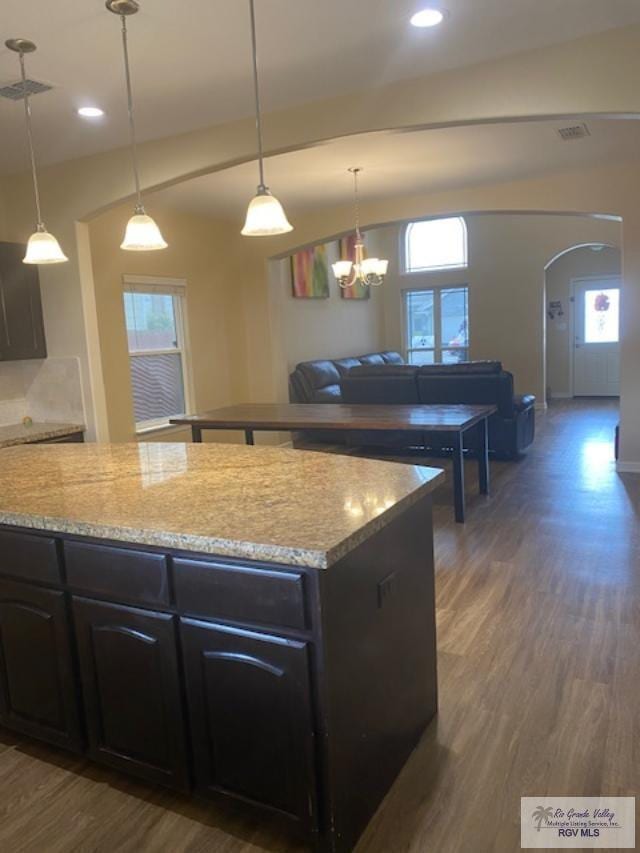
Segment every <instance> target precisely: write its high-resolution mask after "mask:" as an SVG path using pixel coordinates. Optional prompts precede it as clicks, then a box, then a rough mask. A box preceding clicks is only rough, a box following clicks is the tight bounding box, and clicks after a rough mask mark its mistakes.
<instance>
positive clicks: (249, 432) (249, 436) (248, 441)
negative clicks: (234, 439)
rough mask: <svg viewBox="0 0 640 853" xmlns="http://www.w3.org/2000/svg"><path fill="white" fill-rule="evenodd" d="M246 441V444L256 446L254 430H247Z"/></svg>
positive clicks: (245, 432)
mask: <svg viewBox="0 0 640 853" xmlns="http://www.w3.org/2000/svg"><path fill="white" fill-rule="evenodd" d="M244 441H245V444H255V441H254V440H253V430H252V429H245V431H244Z"/></svg>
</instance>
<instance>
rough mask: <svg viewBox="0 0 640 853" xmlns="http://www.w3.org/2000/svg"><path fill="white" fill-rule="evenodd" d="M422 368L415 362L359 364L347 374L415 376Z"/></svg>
mask: <svg viewBox="0 0 640 853" xmlns="http://www.w3.org/2000/svg"><path fill="white" fill-rule="evenodd" d="M419 369H420V368H419V367H417V366H416V365H415V364H359V365H358V366H357V367H352V368H351V370H349V371H348V373H347V374H346V375H347V376H384V377H390V376H411V377H413V378H415V377H416V376H417V374H418V370H419Z"/></svg>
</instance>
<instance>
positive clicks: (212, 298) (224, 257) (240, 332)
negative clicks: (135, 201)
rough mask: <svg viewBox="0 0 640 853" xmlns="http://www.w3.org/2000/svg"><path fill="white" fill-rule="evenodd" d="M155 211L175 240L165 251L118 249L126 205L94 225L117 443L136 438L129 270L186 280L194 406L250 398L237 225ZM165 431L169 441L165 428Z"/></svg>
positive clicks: (112, 432) (111, 423)
mask: <svg viewBox="0 0 640 853" xmlns="http://www.w3.org/2000/svg"><path fill="white" fill-rule="evenodd" d="M155 212H156V217H157V220H158V223H159V224H160V227H161V229H162V230H163V232H164V233H165V234H166V235H167V236H168V237H169V240H170V245H169V248H168V249H166V250H164V251H162V252H152V253H144V252H141V253H131V252H123V251H121V250H120V249H118V248H117V247H118V246H119V244H120V242H121V239H122V231H123V228H124V224H125V222H126V220H127V218H128V215H129V210H128V208H126V207H121V208H116V209H114V210H111V211H109V212H108V213H106V214H103V215H102V216H100V217H98V218H97V219H95V220H94V221H93V222H92V223H91V225H90V229H89V231H90V240H91V256H92V262H93V277H94V282H95V296H96V309H97V317H98V334H99V343H100V354H101V358H102V365H103V372H104V387H105V396H106V406H107V419H108V428H109V438H110V440H111V441H130V440H132V439H133V438H134V421H133V405H132V396H131V381H130V376H129V359H128V354H127V338H126V333H125V325H124V310H123V302H122V284H123V276H124V275H125V274H130V275H145V276H159V277H162V276H164V277H169V278H179V279H185V280H186V281H187V322H188V327H189V336H190V340H191V354H192V358H191V361H192V368H193V385H194V392H195V400H194V403H195V408H196V409H198V410H203V409H209V408H214V407H216V406H222V405H226V404H229V403H233V402H237V401H239V400H242V399H243V398H244V397H245V377H246V364H245V351H246V347H245V336H244V321H243V303H242V287H241V277H240V275H239V272H238V267H237V264H238V256H237V253H236V252H234V251H233V250H232V249H230V243H232V241H233V239H234V234H233V233H232V229H231V227H230V226H229V224H228V223H226V222H224V221H213V220H203V219H202V218H199V217H193V216H189V215H186V214H183V213H181V214H177V213H173V212H171V211H166V210H165V211H155ZM185 434H186V433H185V431H174V432H173V434H171V436H170V437H171V439H172V440H176V438H182V437H184V436H185ZM163 436H164V438H165V439H167V434H166V433H163ZM163 436H160V437H163ZM149 437H150V438H153V436H149ZM156 437H158V436H156Z"/></svg>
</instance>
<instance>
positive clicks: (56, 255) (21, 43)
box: [5, 39, 69, 264]
mask: <svg viewBox="0 0 640 853" xmlns="http://www.w3.org/2000/svg"><path fill="white" fill-rule="evenodd" d="M5 45H6V46H7V47H8V48H9V50H12V51H13V52H14V53H17V54H18V56H19V58H20V73H21V75H22V99H23V101H24V117H25V122H26V126H27V145H28V147H29V157H30V159H31V177H32V178H33V194H34V197H35V202H36V217H37V220H38V221H37V224H36V230H35V233H33V234H32V235H31V237H29V242H28V243H27V253H26V254H25V256H24V258H23V263H25V264H62V263H64V262H65V261H68V260H69V259H68V258H67V256H66V255H65V254H64V252H63V251H62V249H61V248H60V244H59V243H58V241H57V240H56V238H55V237H54V236H53V234H49V232H48V231H47V229H46V228H45V225H44V222H43V221H42V213H41V212H40V190H39V189H38V173H37V171H36V157H35V154H34V150H33V134H32V132H31V101H30V100H29V89H28V87H27V75H26V73H25V70H24V55H25V53H33V52H34V51H35V50H36V46H35V44H34V43H33V42H32V41H27V39H9V40H8V41H6V42H5Z"/></svg>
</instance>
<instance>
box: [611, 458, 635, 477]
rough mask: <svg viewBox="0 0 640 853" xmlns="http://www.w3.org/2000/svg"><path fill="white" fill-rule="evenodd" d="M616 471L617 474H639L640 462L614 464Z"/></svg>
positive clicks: (618, 462)
mask: <svg viewBox="0 0 640 853" xmlns="http://www.w3.org/2000/svg"><path fill="white" fill-rule="evenodd" d="M616 471H617V472H618V474H640V462H623V461H622V460H620V459H619V460H618V461H617V462H616Z"/></svg>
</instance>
